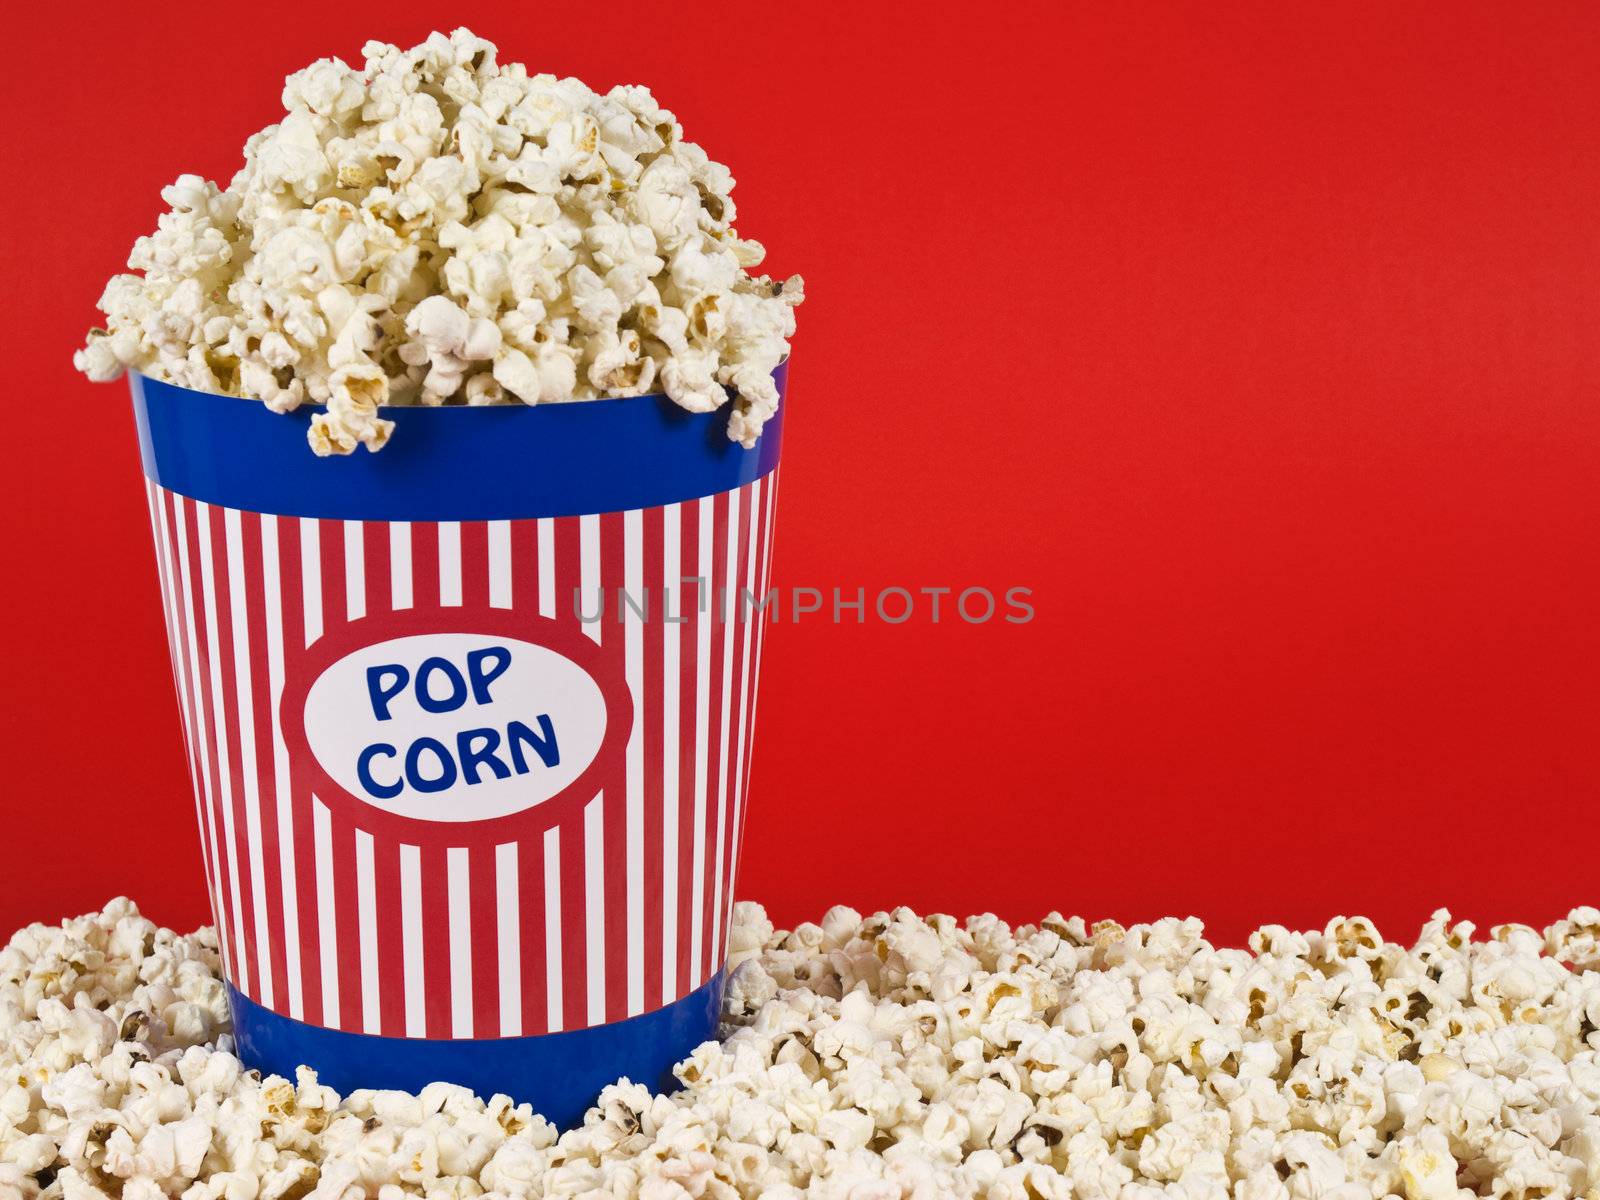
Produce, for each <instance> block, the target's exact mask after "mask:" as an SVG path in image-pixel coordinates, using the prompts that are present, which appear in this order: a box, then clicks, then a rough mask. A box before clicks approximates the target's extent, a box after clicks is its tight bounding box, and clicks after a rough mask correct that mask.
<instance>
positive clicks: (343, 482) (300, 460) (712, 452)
mask: <svg viewBox="0 0 1600 1200" xmlns="http://www.w3.org/2000/svg"><path fill="white" fill-rule="evenodd" d="M788 370H789V368H788V364H787V363H784V364H783V365H782V366H780V367H779V368H778V369H777V370H776V371H774V372H773V379H774V380H775V381H776V383H777V385H778V390H779V393H780V394H781V393H782V392H783V391H784V389H785V385H786V383H787V378H788ZM130 379H131V381H132V385H133V410H134V417H135V419H136V421H137V422H138V427H139V450H140V453H141V455H142V456H143V459H144V473H145V474H146V475H147V476H149V477H150V478H151V479H153V480H154V481H155V482H156V483H158V484H160V485H161V486H162V487H164V488H166V489H167V490H168V491H173V492H177V493H178V494H179V495H182V496H190V497H193V498H194V499H196V500H203V501H205V502H207V503H209V504H219V505H223V506H225V507H228V508H240V509H245V510H246V511H249V512H264V513H277V514H279V515H282V516H298V517H326V518H332V519H338V520H356V521H362V520H386V521H489V520H497V519H506V518H519V517H564V516H572V515H576V514H582V513H601V512H618V511H621V510H623V509H630V508H651V507H655V506H657V505H661V504H671V503H674V502H676V501H680V500H691V499H694V498H696V497H699V496H709V495H712V494H714V493H716V492H725V491H729V490H731V489H733V488H736V487H743V486H744V485H745V484H747V483H750V482H752V481H753V480H756V479H758V478H760V477H761V476H763V475H765V474H766V473H767V472H769V471H771V470H772V468H773V467H774V466H776V465H777V462H778V444H779V441H780V439H781V437H782V434H783V406H782V405H781V404H780V405H779V406H778V413H777V415H776V416H775V417H773V418H772V419H771V420H770V421H768V422H767V424H766V427H765V429H764V430H763V431H762V434H761V438H760V440H759V441H757V443H756V445H755V447H754V449H751V450H746V449H744V448H743V447H741V446H739V445H738V444H737V443H735V442H730V441H729V440H728V417H729V415H730V412H729V409H730V407H731V406H730V405H724V406H723V407H722V408H720V409H718V410H717V411H716V412H713V413H691V412H686V411H685V410H683V409H681V408H679V407H678V406H677V405H676V404H674V403H673V402H672V401H671V400H669V399H668V398H667V397H666V396H661V395H651V396H631V397H627V398H624V399H611V400H581V401H574V402H572V403H566V404H536V405H533V406H531V407H530V406H528V405H523V404H504V405H492V406H488V407H484V408H468V407H464V406H460V405H453V406H448V407H439V408H422V407H396V408H385V409H384V410H383V415H384V416H385V417H387V418H389V419H391V420H393V421H394V423H395V428H394V433H393V434H392V435H391V437H390V439H389V443H388V444H387V445H386V446H384V448H383V449H382V450H380V451H378V452H377V453H376V454H374V453H371V452H369V451H367V450H365V449H358V450H357V451H356V452H355V453H354V454H349V455H343V456H333V457H328V458H318V457H317V456H316V455H315V454H313V453H312V452H311V447H310V446H308V445H306V429H307V428H308V427H309V425H310V423H311V414H312V412H313V411H314V410H313V409H312V408H311V406H307V407H306V408H303V409H300V410H297V411H295V412H292V413H276V412H273V411H272V410H271V409H269V408H268V407H267V406H266V405H265V404H262V403H261V402H260V401H257V400H242V399H240V398H239V397H237V396H217V395H213V394H211V393H209V392H195V391H190V390H189V389H188V388H181V387H175V386H173V385H172V384H170V383H162V382H161V381H160V380H156V379H149V378H147V377H145V376H142V375H131V376H130Z"/></svg>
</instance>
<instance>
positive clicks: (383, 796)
mask: <svg viewBox="0 0 1600 1200" xmlns="http://www.w3.org/2000/svg"><path fill="white" fill-rule="evenodd" d="M380 754H381V755H383V756H384V757H385V758H393V757H394V756H395V748H394V747H393V746H391V745H389V744H388V743H387V742H375V743H373V744H372V745H370V746H368V747H367V748H366V749H365V750H363V751H362V752H361V757H360V758H358V759H356V776H357V777H358V778H359V779H360V780H361V786H362V787H364V788H366V789H367V795H369V796H372V797H373V798H374V799H377V800H393V799H394V798H395V797H396V796H398V795H399V794H400V781H399V780H398V779H396V780H395V781H394V782H393V783H379V782H378V781H377V780H376V779H374V778H373V777H372V760H373V759H375V758H377V757H378V756H379V755H380Z"/></svg>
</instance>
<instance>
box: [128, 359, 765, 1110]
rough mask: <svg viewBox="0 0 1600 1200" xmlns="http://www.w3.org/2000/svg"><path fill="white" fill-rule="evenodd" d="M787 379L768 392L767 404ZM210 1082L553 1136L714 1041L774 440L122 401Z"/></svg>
mask: <svg viewBox="0 0 1600 1200" xmlns="http://www.w3.org/2000/svg"><path fill="white" fill-rule="evenodd" d="M785 373H786V368H785V367H780V368H779V369H778V371H777V373H776V376H775V378H776V382H777V384H778V386H779V388H780V389H782V388H783V386H784V382H785ZM132 382H133V398H134V409H135V414H136V417H137V422H138V430H139V440H140V449H141V453H142V457H143V463H144V472H145V475H146V477H147V490H148V495H149V502H150V515H151V522H152V528H153V531H154V536H155V544H156V557H157V563H158V567H159V571H160V576H161V585H162V593H163V596H164V599H165V609H166V620H167V632H168V636H169V642H170V645H171V649H172V663H173V673H174V676H175V678H176V683H177V691H178V700H179V705H180V708H181V710H182V715H183V727H184V732H185V739H186V747H187V750H188V754H189V765H190V769H191V772H192V775H193V779H194V789H195V798H196V807H197V809H198V815H199V820H200V832H201V841H202V846H203V852H204V858H205V866H206V875H207V880H208V883H209V886H210V892H211V903H212V911H213V914H214V915H215V918H216V925H217V931H218V935H219V938H220V940H221V944H222V956H223V965H224V970H225V973H226V976H227V981H228V994H229V999H230V1002H231V1004H232V1010H233V1019H234V1030H235V1036H236V1039H237V1047H238V1053H239V1055H240V1057H241V1058H242V1059H244V1061H245V1062H246V1063H248V1064H249V1065H251V1066H255V1067H259V1068H261V1069H262V1070H264V1071H271V1072H276V1073H279V1074H284V1075H288V1076H290V1077H292V1075H293V1072H294V1068H295V1067H296V1066H298V1065H299V1064H301V1063H305V1064H307V1065H309V1066H312V1067H314V1068H315V1069H316V1070H317V1072H318V1073H319V1076H320V1077H321V1079H322V1081H323V1082H324V1083H327V1084H329V1085H331V1086H333V1087H336V1088H340V1089H341V1090H348V1089H352V1088H358V1087H390V1088H404V1089H408V1090H416V1089H418V1088H420V1087H421V1086H422V1085H424V1084H426V1083H429V1082H431V1081H433V1080H438V1079H443V1080H449V1081H452V1082H456V1083H460V1084H464V1085H466V1086H468V1087H471V1088H472V1089H474V1090H475V1091H477V1092H479V1093H481V1094H484V1095H488V1094H491V1093H494V1092H505V1093H508V1094H510V1095H511V1096H512V1097H514V1098H515V1099H517V1100H519V1101H529V1102H531V1103H532V1104H533V1106H534V1107H535V1108H536V1109H537V1110H538V1111H540V1112H543V1113H544V1114H546V1115H547V1116H548V1117H550V1119H551V1120H553V1121H555V1122H556V1123H557V1124H559V1125H566V1124H570V1123H572V1122H575V1121H576V1120H578V1119H579V1118H581V1116H582V1114H583V1112H584V1110H585V1109H586V1107H587V1106H588V1105H589V1103H590V1102H591V1101H592V1100H593V1098H594V1096H595V1095H596V1094H597V1093H598V1091H599V1090H600V1088H601V1087H602V1086H604V1085H605V1084H606V1083H608V1082H610V1081H612V1080H613V1079H616V1078H618V1077H620V1076H626V1077H628V1078H630V1079H632V1080H635V1081H637V1082H643V1083H646V1084H650V1085H652V1086H664V1085H665V1084H667V1083H668V1082H670V1069H671V1066H672V1064H673V1063H675V1062H677V1061H678V1060H679V1059H681V1058H682V1057H684V1056H685V1055H686V1054H688V1053H689V1052H690V1051H691V1050H692V1049H693V1048H694V1047H695V1046H696V1045H698V1044H699V1043H700V1042H702V1041H704V1040H705V1039H707V1038H709V1037H712V1036H714V1035H715V1032H716V1023H717V1016H718V1011H719V1007H720V1003H721V993H722V984H723V967H724V961H725V955H726V942H727V936H728V924H729V914H730V910H731V907H732V897H733V883H734V876H735V870H736V867H737V863H738V859H739V843H740V832H741V828H742V825H743V821H744V812H745V798H746V794H747V790H748V783H749V771H748V766H749V756H750V746H751V738H752V734H753V728H754V716H755V698H756V679H757V675H758V674H759V665H760V658H761V645H762V632H763V620H762V617H763V616H764V609H763V608H762V607H760V606H759V605H757V604H753V603H751V602H750V599H749V598H750V597H759V596H762V595H764V593H765V589H766V574H767V563H768V551H769V548H770V546H771V541H772V526H773V511H774V496H775V492H776V485H777V463H778V450H779V440H780V437H781V433H782V429H781V419H782V410H781V409H780V412H779V416H778V417H775V418H774V419H773V420H772V421H770V422H769V423H768V425H767V427H766V430H765V432H764V433H763V435H762V437H761V439H760V441H759V442H758V443H757V445H756V447H755V448H754V449H752V450H745V449H742V448H741V447H739V446H738V445H737V444H735V443H733V442H730V441H729V440H728V439H727V437H726V434H725V422H726V414H725V412H724V413H721V414H704V415H692V414H689V413H686V412H684V411H682V410H681V409H679V408H677V407H676V406H675V405H673V404H671V403H670V402H669V401H668V400H667V399H666V398H665V397H662V396H640V397H634V398H629V399H613V400H597V401H587V402H581V403H571V404H558V405H543V406H537V407H522V406H496V407H485V408H465V407H447V408H399V409H392V410H388V411H387V413H386V415H388V416H391V417H393V418H394V420H395V422H396V428H395V432H394V437H393V440H392V441H391V443H390V444H389V445H388V446H387V447H386V448H385V449H384V450H383V451H382V452H380V453H377V454H369V453H365V452H362V453H358V454H355V455H351V456H350V457H348V458H331V459H329V458H317V457H315V456H313V455H312V454H311V453H310V452H309V450H308V449H307V447H306V440H305V423H306V417H305V414H303V413H302V414H295V415H290V416H283V415H279V414H276V413H273V412H271V411H269V410H268V409H267V408H266V407H265V406H264V405H262V404H259V403H254V402H250V401H245V400H240V399H236V398H231V397H225V396H216V395H210V394H206V393H202V392H195V391H189V390H186V389H183V388H178V387H174V386H172V385H169V384H165V383H161V382H158V381H156V380H153V379H149V378H145V377H141V376H134V377H133V381H132Z"/></svg>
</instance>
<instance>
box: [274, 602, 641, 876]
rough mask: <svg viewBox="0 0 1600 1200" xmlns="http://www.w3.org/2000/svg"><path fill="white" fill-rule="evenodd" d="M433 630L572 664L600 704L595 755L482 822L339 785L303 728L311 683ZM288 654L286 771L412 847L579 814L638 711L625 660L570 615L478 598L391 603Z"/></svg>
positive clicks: (604, 782) (507, 836) (533, 830)
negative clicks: (375, 799)
mask: <svg viewBox="0 0 1600 1200" xmlns="http://www.w3.org/2000/svg"><path fill="white" fill-rule="evenodd" d="M619 632H620V631H619ZM431 633H476V634H483V635H485V636H489V637H503V638H510V639H512V640H515V641H521V642H531V643H533V644H535V645H539V646H542V647H544V648H546V649H549V650H553V651H555V652H556V653H557V654H560V655H561V656H562V657H564V658H566V659H568V660H570V661H571V662H573V663H574V664H576V665H577V666H578V667H579V668H581V669H582V670H583V671H585V672H586V673H587V674H588V675H589V677H590V678H591V679H593V680H594V682H595V684H596V685H597V686H598V687H599V689H600V694H601V697H602V699H603V700H604V702H605V707H606V730H605V733H604V734H603V735H602V736H601V739H600V748H599V750H598V751H597V752H596V753H595V756H594V759H593V760H592V761H591V762H590V763H589V765H588V766H586V767H585V768H584V769H583V772H582V773H581V774H580V775H579V776H578V777H577V778H576V779H574V780H573V781H572V782H571V783H570V784H568V785H567V786H566V787H565V788H563V789H562V790H561V791H560V792H557V793H556V794H555V795H554V796H552V797H550V798H549V799H548V800H543V801H541V802H539V803H537V804H534V805H531V806H530V807H528V808H525V809H521V810H520V811H518V812H514V813H508V814H506V815H505V816H500V817H489V818H487V819H485V820H482V821H428V820H425V819H421V818H417V817H405V816H401V815H400V814H398V813H392V812H389V811H388V810H387V809H382V808H379V807H378V806H376V805H375V804H372V803H371V802H370V801H367V800H363V799H362V798H361V797H360V796H356V795H354V794H353V793H351V792H350V791H348V790H347V789H346V788H344V787H343V786H342V785H340V784H339V783H338V781H336V780H335V779H334V778H333V777H332V776H331V775H329V774H328V772H327V771H326V770H325V769H324V768H323V766H322V764H321V762H319V761H318V759H317V756H316V755H315V754H314V753H313V752H312V750H311V742H310V739H309V738H308V737H307V735H306V727H305V702H306V697H307V695H308V694H309V693H310V691H311V685H312V684H313V683H315V682H316V680H317V679H318V677H320V676H321V675H322V673H323V672H324V671H326V670H327V669H328V668H329V667H331V666H332V665H333V664H334V663H336V662H338V661H339V660H340V659H342V658H344V657H345V656H346V655H349V654H351V653H354V652H355V651H357V650H361V649H365V648H366V647H368V646H372V645H375V644H377V643H379V642H386V641H391V640H393V639H395V638H400V637H415V636H418V635H423V634H431ZM285 658H286V661H285V663H284V680H283V695H282V697H281V699H280V700H279V709H278V717H279V723H280V725H281V727H282V729H283V740H284V744H285V745H286V746H287V747H288V750H289V756H290V759H289V771H290V776H291V778H293V779H295V780H297V781H305V782H307V783H309V784H310V787H311V790H312V791H314V792H315V793H316V795H317V798H318V799H319V800H321V801H322V802H323V803H324V804H327V805H328V806H329V808H330V809H332V808H335V807H337V808H340V809H343V810H345V815H347V816H348V817H349V818H350V819H351V820H352V821H353V822H354V823H355V824H356V825H357V826H359V827H360V828H362V829H365V830H366V831H367V832H369V833H372V834H375V835H377V834H381V835H382V836H384V837H386V838H392V839H394V840H395V841H399V842H407V843H410V844H414V845H449V846H467V847H471V846H493V845H497V844H499V843H502V842H509V841H514V840H517V839H519V838H527V837H529V836H531V835H533V834H538V833H542V832H543V831H544V830H546V829H549V828H551V827H552V826H555V825H561V824H565V823H566V821H567V820H568V819H569V818H570V817H572V816H573V815H574V814H575V813H576V814H581V813H582V810H583V806H584V805H586V804H587V803H588V802H589V801H590V800H592V799H593V798H594V797H595V795H596V794H597V793H598V792H600V791H601V789H602V788H603V787H605V786H608V785H610V784H611V783H612V782H613V781H615V782H617V783H619V784H620V782H621V780H622V772H623V770H624V769H625V755H626V751H627V744H628V736H629V734H630V732H631V731H632V728H633V721H634V715H635V714H634V711H633V696H632V694H631V693H630V692H629V691H628V682H627V678H626V676H625V674H624V672H623V669H622V661H621V658H620V656H616V657H613V656H612V655H611V654H610V653H609V652H608V651H607V650H605V649H602V647H601V646H600V645H599V644H597V643H596V642H595V641H593V640H592V639H591V638H589V637H588V636H587V635H586V634H585V633H583V631H582V630H581V628H579V627H576V626H574V625H572V624H571V623H568V622H562V621H555V620H552V619H551V618H549V617H541V616H532V615H528V614H525V613H518V612H516V611H514V610H512V609H505V608H489V607H482V606H478V607H474V606H451V607H449V608H445V607H431V606H430V607H426V608H405V609H396V610H394V611H391V612H383V613H374V614H372V615H369V616H365V617H358V618H357V619H355V620H354V621H350V622H347V623H345V624H342V625H340V626H338V627H337V628H335V629H331V630H329V631H328V632H327V633H325V634H323V636H322V637H320V638H318V639H317V640H316V641H315V642H313V643H312V644H311V645H310V646H308V647H306V649H305V650H304V651H302V652H301V653H300V654H297V655H295V654H291V655H286V656H285Z"/></svg>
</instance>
